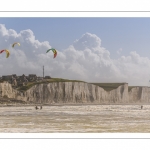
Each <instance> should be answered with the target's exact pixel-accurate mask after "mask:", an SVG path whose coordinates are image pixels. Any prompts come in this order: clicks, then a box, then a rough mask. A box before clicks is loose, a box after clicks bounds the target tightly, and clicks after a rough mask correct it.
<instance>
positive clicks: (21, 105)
mask: <svg viewBox="0 0 150 150" xmlns="http://www.w3.org/2000/svg"><path fill="white" fill-rule="evenodd" d="M98 105H99V106H102V105H139V106H140V105H150V103H130V104H129V103H124V104H120V103H116V104H114V103H112V104H106V103H105V104H92V103H84V104H82V103H81V104H80V103H79V104H75V103H72V104H71V103H70V104H37V103H35V104H0V107H31V106H33V107H35V106H60V107H61V106H98Z"/></svg>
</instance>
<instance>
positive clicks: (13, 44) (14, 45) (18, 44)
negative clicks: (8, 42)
mask: <svg viewBox="0 0 150 150" xmlns="http://www.w3.org/2000/svg"><path fill="white" fill-rule="evenodd" d="M16 44H18V46H20V43H16V42H15V43H14V44H13V45H12V47H14V46H15V45H16Z"/></svg>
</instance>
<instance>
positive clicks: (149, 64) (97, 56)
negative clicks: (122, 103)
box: [0, 17, 150, 86]
mask: <svg viewBox="0 0 150 150" xmlns="http://www.w3.org/2000/svg"><path fill="white" fill-rule="evenodd" d="M14 42H19V43H20V44H21V45H20V46H18V45H16V46H15V48H12V47H11V45H12V44H13V43H14ZM0 47H1V49H9V51H10V57H9V58H6V57H5V54H4V53H2V54H0V70H1V71H0V76H2V75H8V74H17V75H22V74H26V75H28V74H37V75H38V76H42V75H43V73H42V67H43V65H44V66H45V75H50V76H51V77H58V78H67V79H75V80H76V79H77V80H83V81H86V82H113V83H114V82H127V83H128V84H129V85H130V86H131V85H133V86H136V85H138V86H150V82H149V80H150V18H121V17H120V18H119V17H118V18H115V17H114V18H113V17H110V18H109V17H107V18H106V17H93V18H90V17H86V18H73V17H70V18H69V17H60V18H59V17H57V18H55V17H52V18H12V17H11V18H0ZM52 47H53V48H55V49H56V50H57V51H58V55H57V57H56V58H53V53H52V52H49V53H46V51H47V50H48V49H49V48H52Z"/></svg>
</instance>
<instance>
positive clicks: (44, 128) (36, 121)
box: [0, 105, 150, 133]
mask: <svg viewBox="0 0 150 150" xmlns="http://www.w3.org/2000/svg"><path fill="white" fill-rule="evenodd" d="M34 106H35V105H32V106H31V105H30V106H29V105H28V106H27V105H26V106H23V105H21V107H19V106H11V107H9V106H5V107H0V132H1V133H52V132H53V133H54V132H55V133H147V132H150V126H149V123H150V115H149V114H150V105H143V109H141V107H140V105H67V106H64V105H63V106H62V105H59V106H43V108H42V109H41V110H40V109H38V110H35V107H34Z"/></svg>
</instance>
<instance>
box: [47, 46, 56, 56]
mask: <svg viewBox="0 0 150 150" xmlns="http://www.w3.org/2000/svg"><path fill="white" fill-rule="evenodd" d="M50 50H52V51H53V53H54V58H55V57H56V56H57V51H56V49H54V48H51V49H48V50H47V51H46V53H48V52H49V51H50Z"/></svg>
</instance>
